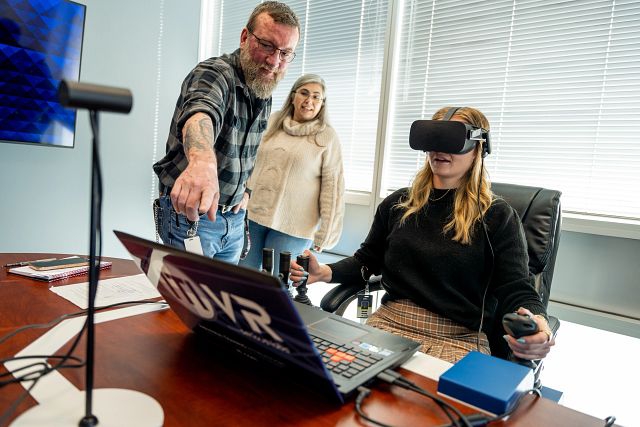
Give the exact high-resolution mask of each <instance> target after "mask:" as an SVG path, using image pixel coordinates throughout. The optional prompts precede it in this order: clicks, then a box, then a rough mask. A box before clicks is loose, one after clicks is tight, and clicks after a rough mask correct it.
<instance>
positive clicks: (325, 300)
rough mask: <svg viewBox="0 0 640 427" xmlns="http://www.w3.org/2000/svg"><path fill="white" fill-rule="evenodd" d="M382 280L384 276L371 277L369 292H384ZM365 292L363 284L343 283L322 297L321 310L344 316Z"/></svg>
mask: <svg viewBox="0 0 640 427" xmlns="http://www.w3.org/2000/svg"><path fill="white" fill-rule="evenodd" d="M381 278H382V276H371V278H370V279H369V292H374V291H379V290H382V280H381ZM363 290H364V289H363V287H362V282H359V283H341V284H340V285H338V286H336V287H335V288H333V289H331V290H330V291H329V292H327V293H326V294H325V295H324V297H322V301H320V308H322V309H323V310H324V311H328V312H331V313H336V314H337V315H340V316H342V315H343V314H344V311H345V309H346V308H347V306H348V305H349V303H350V302H351V301H353V300H354V299H355V298H356V296H357V295H358V293H360V292H362V291H363Z"/></svg>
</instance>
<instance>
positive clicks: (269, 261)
mask: <svg viewBox="0 0 640 427" xmlns="http://www.w3.org/2000/svg"><path fill="white" fill-rule="evenodd" d="M262 271H264V272H265V273H269V274H273V249H272V248H263V249H262Z"/></svg>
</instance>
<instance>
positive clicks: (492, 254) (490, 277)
mask: <svg viewBox="0 0 640 427" xmlns="http://www.w3.org/2000/svg"><path fill="white" fill-rule="evenodd" d="M480 162H481V164H480V179H479V180H478V191H477V194H476V203H477V205H478V213H479V214H480V221H481V223H482V230H483V232H484V236H485V238H486V240H487V245H489V251H490V252H491V267H490V268H489V275H488V277H487V284H486V286H485V288H484V293H483V294H482V306H481V308H480V326H479V327H478V335H477V336H476V348H477V349H478V352H479V353H481V351H480V334H481V333H482V326H483V324H484V306H485V302H486V299H487V292H488V291H489V285H490V284H491V279H492V278H493V269H494V267H495V258H496V256H495V254H494V252H493V245H492V244H491V240H490V239H489V232H488V231H487V223H486V222H485V221H484V214H483V213H482V208H481V206H480V189H481V187H482V176H483V172H484V157H481V158H480Z"/></svg>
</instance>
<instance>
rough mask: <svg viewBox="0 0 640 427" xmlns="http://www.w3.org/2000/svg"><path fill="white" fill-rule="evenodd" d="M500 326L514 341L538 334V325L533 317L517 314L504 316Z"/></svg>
mask: <svg viewBox="0 0 640 427" xmlns="http://www.w3.org/2000/svg"><path fill="white" fill-rule="evenodd" d="M502 326H504V330H505V331H507V333H508V334H509V335H511V336H512V337H514V338H515V339H518V338H520V337H524V336H527V335H533V334H535V333H537V332H538V324H537V323H536V321H535V320H534V319H533V317H531V316H528V315H522V314H517V313H507V314H505V315H504V317H503V318H502Z"/></svg>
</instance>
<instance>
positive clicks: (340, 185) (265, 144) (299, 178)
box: [240, 74, 344, 269]
mask: <svg viewBox="0 0 640 427" xmlns="http://www.w3.org/2000/svg"><path fill="white" fill-rule="evenodd" d="M247 189H248V190H249V192H250V194H251V198H250V199H249V206H248V209H247V215H248V216H249V233H250V236H251V250H250V251H249V254H248V255H247V257H246V258H245V259H244V260H241V261H240V265H244V266H248V267H253V268H256V269H260V268H261V265H262V248H273V250H274V254H275V260H276V262H277V259H278V255H279V254H280V252H283V251H289V252H291V256H292V257H294V259H295V256H296V255H298V254H300V253H302V252H303V251H304V250H305V249H308V248H310V247H312V245H313V248H314V249H315V250H316V251H321V250H323V249H326V248H332V247H333V246H334V245H335V244H336V243H337V242H338V239H339V237H340V233H341V232H342V221H343V217H344V199H343V198H344V174H343V167H342V152H341V149H340V141H339V140H338V135H337V134H336V132H335V130H334V129H333V128H332V127H331V125H329V123H328V120H327V99H326V86H325V82H324V80H323V79H322V78H321V77H320V76H318V75H315V74H305V75H303V76H301V77H300V78H299V79H298V80H297V81H296V82H295V83H294V84H293V87H292V88H291V93H290V94H289V96H288V97H287V100H286V101H285V103H284V105H283V107H282V109H281V110H280V111H278V112H276V113H274V114H272V115H271V117H270V118H269V125H268V127H267V131H266V132H265V134H264V136H263V139H262V142H261V143H260V148H259V149H258V156H257V159H256V164H255V168H254V170H253V173H252V174H251V178H250V179H249V181H248V183H247Z"/></svg>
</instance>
